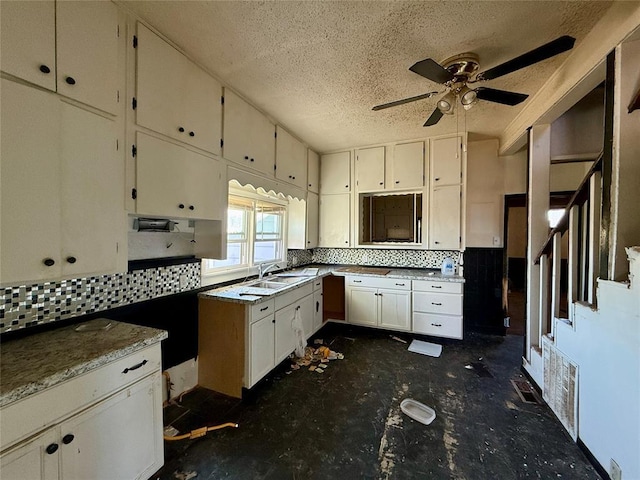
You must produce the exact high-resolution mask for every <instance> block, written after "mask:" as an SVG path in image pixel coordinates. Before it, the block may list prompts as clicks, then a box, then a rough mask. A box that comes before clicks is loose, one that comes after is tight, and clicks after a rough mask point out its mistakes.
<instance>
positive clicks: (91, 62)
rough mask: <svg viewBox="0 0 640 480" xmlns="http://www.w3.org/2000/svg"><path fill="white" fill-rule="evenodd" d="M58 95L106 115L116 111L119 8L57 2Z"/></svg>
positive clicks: (92, 3) (104, 3)
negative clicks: (94, 108)
mask: <svg viewBox="0 0 640 480" xmlns="http://www.w3.org/2000/svg"><path fill="white" fill-rule="evenodd" d="M56 20H57V29H56V36H57V52H56V58H57V62H58V66H57V70H58V81H57V82H58V93H61V94H62V95H66V96H68V97H71V98H73V99H75V100H78V101H79V102H82V103H86V104H88V105H92V106H94V107H96V108H99V109H100V110H104V111H106V112H109V113H113V114H115V113H117V111H118V110H117V109H118V78H119V75H120V74H121V71H120V70H119V69H118V9H117V7H116V6H115V5H114V4H113V3H111V2H100V1H93V2H57V4H56Z"/></svg>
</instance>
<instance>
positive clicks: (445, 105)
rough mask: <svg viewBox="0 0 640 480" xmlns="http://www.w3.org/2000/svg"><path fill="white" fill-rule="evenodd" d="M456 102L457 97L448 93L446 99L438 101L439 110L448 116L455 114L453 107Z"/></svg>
mask: <svg viewBox="0 0 640 480" xmlns="http://www.w3.org/2000/svg"><path fill="white" fill-rule="evenodd" d="M455 100H456V97H455V95H453V94H452V93H451V92H449V93H447V94H446V95H445V96H444V97H442V98H441V99H440V100H438V110H440V111H441V112H442V113H446V114H451V113H453V105H454V102H455Z"/></svg>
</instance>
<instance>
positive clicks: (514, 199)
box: [502, 194, 527, 336]
mask: <svg viewBox="0 0 640 480" xmlns="http://www.w3.org/2000/svg"><path fill="white" fill-rule="evenodd" d="M504 208H505V212H504V217H505V228H504V232H505V239H504V242H505V243H504V245H505V249H504V256H505V258H504V275H503V286H502V289H503V292H502V304H503V305H502V307H503V310H504V317H505V327H506V334H507V335H521V336H523V335H524V334H525V330H526V318H525V311H526V310H525V306H526V303H525V302H526V295H525V293H526V281H527V197H526V195H525V194H517V195H506V196H505V201H504Z"/></svg>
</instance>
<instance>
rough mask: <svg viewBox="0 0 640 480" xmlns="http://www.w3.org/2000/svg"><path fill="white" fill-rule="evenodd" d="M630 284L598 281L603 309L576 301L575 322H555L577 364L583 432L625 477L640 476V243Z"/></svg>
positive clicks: (560, 338) (606, 462) (560, 340)
mask: <svg viewBox="0 0 640 480" xmlns="http://www.w3.org/2000/svg"><path fill="white" fill-rule="evenodd" d="M630 255H631V257H632V258H633V260H631V274H632V279H631V283H630V284H629V283H616V282H613V281H602V280H601V281H599V282H598V292H597V299H598V309H597V310H592V309H591V308H590V306H587V305H580V304H576V305H575V315H574V326H575V328H574V327H572V326H571V325H567V324H566V323H564V322H558V323H557V326H556V340H555V341H556V345H557V347H558V348H559V349H560V350H561V351H562V352H563V353H565V354H566V355H567V356H568V357H569V358H571V359H572V360H573V361H574V362H575V363H577V364H578V368H579V371H578V392H579V393H578V436H579V438H580V439H581V440H582V441H583V442H584V444H585V445H586V446H587V448H588V449H589V450H590V451H591V453H592V454H593V455H594V456H595V457H596V459H597V460H598V462H599V463H600V464H601V465H602V466H603V467H604V468H605V469H606V470H608V469H609V464H610V459H614V460H615V461H616V462H617V463H618V465H619V466H620V467H621V468H622V478H629V479H635V478H640V456H638V452H640V361H639V360H638V352H640V248H639V247H636V248H635V250H633V251H631V252H630Z"/></svg>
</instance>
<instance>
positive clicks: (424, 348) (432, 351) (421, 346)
mask: <svg viewBox="0 0 640 480" xmlns="http://www.w3.org/2000/svg"><path fill="white" fill-rule="evenodd" d="M409 351H410V352H413V353H419V354H421V355H429V356H430V357H439V356H440V354H441V353H442V345H438V344H437V343H430V342H423V341H421V340H414V341H412V342H411V345H409Z"/></svg>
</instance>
